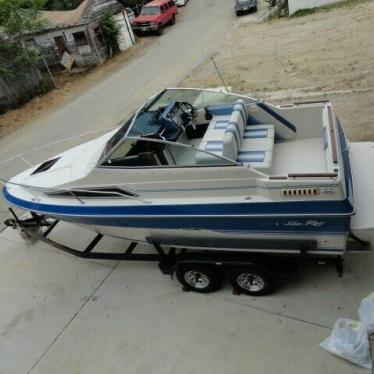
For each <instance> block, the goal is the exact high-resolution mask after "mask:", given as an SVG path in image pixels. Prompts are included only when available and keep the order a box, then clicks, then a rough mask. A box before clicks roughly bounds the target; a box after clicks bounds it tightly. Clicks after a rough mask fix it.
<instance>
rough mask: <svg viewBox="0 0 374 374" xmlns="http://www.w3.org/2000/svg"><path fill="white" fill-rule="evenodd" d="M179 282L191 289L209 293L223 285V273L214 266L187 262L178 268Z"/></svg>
mask: <svg viewBox="0 0 374 374" xmlns="http://www.w3.org/2000/svg"><path fill="white" fill-rule="evenodd" d="M176 276H177V279H178V280H179V282H180V283H181V284H182V285H183V286H184V287H185V289H187V290H190V291H195V292H199V293H209V292H214V291H216V290H218V289H219V288H220V287H221V285H222V275H221V272H220V271H219V270H218V269H215V268H214V267H212V266H204V265H194V264H186V265H181V266H179V267H178V268H177V270H176Z"/></svg>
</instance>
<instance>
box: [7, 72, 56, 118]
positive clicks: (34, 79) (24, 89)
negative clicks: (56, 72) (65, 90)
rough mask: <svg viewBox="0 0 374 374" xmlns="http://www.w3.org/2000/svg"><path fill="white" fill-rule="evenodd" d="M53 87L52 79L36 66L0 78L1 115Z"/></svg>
mask: <svg viewBox="0 0 374 374" xmlns="http://www.w3.org/2000/svg"><path fill="white" fill-rule="evenodd" d="M52 86H53V85H52V81H51V79H50V78H48V76H45V74H43V73H41V71H40V70H39V69H38V68H37V67H35V66H31V67H29V68H27V69H24V70H23V71H19V72H17V74H14V75H12V76H10V77H6V78H3V77H0V114H1V113H4V112H5V111H6V110H8V109H10V108H13V107H17V106H19V105H21V104H24V103H25V102H27V101H29V100H30V99H32V98H33V97H35V96H37V95H38V94H40V93H42V92H45V91H47V90H48V89H50V88H51V87H52Z"/></svg>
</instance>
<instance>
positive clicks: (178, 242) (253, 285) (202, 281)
mask: <svg viewBox="0 0 374 374" xmlns="http://www.w3.org/2000/svg"><path fill="white" fill-rule="evenodd" d="M9 211H10V213H11V214H12V216H13V218H10V219H7V220H6V221H5V222H4V224H5V225H6V226H8V227H12V228H13V229H18V230H20V231H21V232H23V233H24V234H25V235H26V236H28V237H31V238H34V239H36V240H40V241H42V242H44V243H46V244H48V245H50V246H53V247H55V248H56V249H58V250H61V251H63V252H65V253H68V254H70V255H73V256H76V257H80V258H85V259H91V260H92V259H95V260H116V261H154V262H158V263H159V264H158V266H159V268H160V270H161V272H162V273H163V274H169V275H171V276H172V277H173V275H174V273H175V274H176V276H177V278H178V280H179V281H180V282H181V283H182V285H183V290H185V291H196V292H200V293H207V292H212V291H215V290H217V289H218V288H220V286H221V284H222V282H223V278H224V274H225V273H227V272H228V273H229V279H230V282H231V284H232V286H233V292H234V293H235V294H240V293H245V294H249V295H252V296H260V295H266V294H269V293H271V292H273V291H274V290H275V289H276V288H277V285H278V281H279V276H281V275H282V273H285V272H286V273H287V274H288V273H289V272H290V271H292V269H293V268H294V266H295V265H296V266H299V265H306V264H318V265H329V266H334V267H335V268H336V271H337V273H338V276H339V277H341V276H342V275H343V260H342V256H341V255H338V256H311V255H310V254H309V253H308V252H309V251H311V250H313V249H315V248H316V246H317V243H316V241H315V240H270V239H269V240H265V239H264V240H255V239H245V240H243V239H239V240H235V241H233V240H225V239H220V240H217V239H213V240H212V239H199V240H196V239H193V238H192V239H191V238H171V237H165V238H160V237H158V238H153V237H148V238H146V240H147V243H148V244H149V245H150V246H152V247H153V248H154V249H155V253H135V250H136V247H137V245H138V244H139V242H136V241H132V242H131V243H130V244H129V245H128V246H127V248H125V249H124V251H123V252H121V253H117V252H116V253H114V252H97V251H95V248H96V246H97V245H98V244H99V243H100V241H101V240H102V239H103V237H104V235H102V234H96V235H95V237H94V238H93V239H92V240H91V242H90V243H89V244H88V245H87V246H86V247H85V248H84V249H74V248H71V247H68V246H66V245H64V244H61V243H58V242H56V241H55V240H52V239H50V237H49V236H50V234H51V233H52V231H53V230H54V229H55V228H56V226H57V225H58V223H59V222H60V221H59V220H56V219H54V218H50V217H46V216H43V215H40V214H37V213H34V212H30V214H31V217H30V218H19V217H18V216H17V214H16V213H15V211H14V210H13V209H12V208H9ZM350 239H351V240H350V241H348V243H347V250H346V252H356V253H357V252H367V251H370V250H371V249H370V244H369V243H368V242H364V241H362V240H361V239H359V238H357V237H356V236H354V235H353V234H351V235H350ZM207 243H208V244H209V246H208V247H207V246H206V245H207ZM164 247H166V248H168V250H167V251H166V250H165V249H164ZM215 248H217V249H216V250H214V249H215ZM238 248H240V249H241V251H240V252H239V251H235V249H238ZM225 249H226V250H225ZM243 249H247V250H248V251H250V252H245V251H243ZM277 249H278V250H279V249H287V250H289V251H290V252H291V253H276V250H277Z"/></svg>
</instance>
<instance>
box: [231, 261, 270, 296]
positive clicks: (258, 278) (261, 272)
mask: <svg viewBox="0 0 374 374" xmlns="http://www.w3.org/2000/svg"><path fill="white" fill-rule="evenodd" d="M229 279H230V283H231V285H232V287H233V288H234V289H236V290H238V291H240V292H242V293H244V294H246V295H251V296H264V295H269V294H270V293H272V292H273V291H275V289H276V287H277V282H276V277H275V276H274V275H272V274H271V272H269V271H267V270H266V269H263V268H261V267H259V266H255V265H253V266H246V267H242V268H234V269H232V270H230V272H229Z"/></svg>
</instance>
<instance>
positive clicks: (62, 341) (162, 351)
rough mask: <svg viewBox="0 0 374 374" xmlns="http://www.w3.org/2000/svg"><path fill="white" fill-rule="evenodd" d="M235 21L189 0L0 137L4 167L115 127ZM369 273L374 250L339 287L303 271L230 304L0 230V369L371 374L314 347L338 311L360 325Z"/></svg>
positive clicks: (84, 236)
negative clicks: (97, 78)
mask: <svg viewBox="0 0 374 374" xmlns="http://www.w3.org/2000/svg"><path fill="white" fill-rule="evenodd" d="M263 6H265V5H263ZM250 17H252V19H253V17H254V16H250ZM242 22H246V21H244V18H241V19H239V20H238V19H237V18H236V17H235V15H234V13H233V11H232V1H228V0H191V1H190V2H189V3H188V5H187V6H186V7H185V8H184V9H182V10H181V14H180V16H179V17H178V20H177V24H176V26H174V27H172V28H168V29H166V30H165V34H164V35H163V36H162V37H161V38H154V42H153V43H152V45H151V46H150V48H149V49H148V50H147V51H146V52H145V53H144V54H143V55H142V56H140V57H139V58H138V59H136V60H134V61H132V62H131V63H129V64H127V65H125V66H124V67H123V68H122V69H120V70H119V71H118V72H117V73H115V74H114V75H112V76H110V77H108V78H107V79H105V80H104V81H102V82H100V83H99V84H98V85H96V86H95V87H94V88H92V89H90V90H89V91H87V92H85V93H83V94H82V95H81V96H79V97H77V98H75V99H74V100H71V101H69V102H65V103H62V104H61V105H60V106H59V107H58V108H57V109H56V110H55V111H54V112H53V113H51V114H49V115H48V116H44V117H42V118H40V119H39V120H38V121H35V122H32V123H30V124H28V126H25V127H23V128H21V129H19V130H18V131H17V132H16V133H14V134H13V135H11V136H9V137H7V138H5V139H2V140H1V141H0V159H4V158H7V157H10V156H12V155H14V154H18V153H20V152H23V151H25V150H28V149H31V148H33V147H36V146H38V145H41V144H45V143H49V142H51V141H55V140H58V139H61V138H66V137H67V136H73V135H76V134H80V133H82V132H85V131H90V130H95V129H100V128H103V127H111V126H112V125H113V124H114V123H116V122H118V121H119V120H121V119H122V118H123V117H125V116H126V115H128V114H129V113H130V112H131V111H133V110H134V109H135V107H136V106H137V105H139V104H140V103H141V102H142V101H143V100H144V99H145V98H146V97H147V96H149V95H150V94H152V93H154V92H156V91H158V90H160V89H162V88H163V87H165V86H172V85H176V84H177V83H178V82H179V81H180V80H181V79H182V78H183V77H184V76H185V75H186V74H187V73H188V72H189V71H190V70H191V69H192V68H193V67H194V66H195V65H196V64H198V63H199V62H200V61H201V60H202V59H203V58H204V57H205V56H207V55H209V54H210V53H211V52H214V51H215V50H217V49H219V47H220V42H221V41H222V40H223V38H225V36H226V35H227V34H228V33H229V32H230V30H231V29H232V28H233V27H236V25H238V24H239V23H242ZM10 171H12V170H10ZM14 171H15V172H16V170H14ZM90 236H91V234H90V233H89V232H85V231H82V230H79V229H77V228H75V227H73V226H70V225H62V227H60V228H59V229H58V230H57V231H56V232H55V234H54V237H55V238H56V239H57V238H59V239H61V240H64V242H65V243H66V244H68V245H72V246H75V247H79V246H81V247H83V246H84V244H85V243H87V242H88V241H89V239H90ZM124 246H125V244H124V243H123V242H122V241H117V240H114V239H106V240H104V241H103V242H102V243H101V248H103V249H104V248H105V249H106V250H111V249H117V250H119V249H121V248H123V247H124ZM143 250H144V251H148V250H149V248H146V247H144V248H143ZM372 266H373V255H365V256H357V257H351V258H347V260H346V272H345V274H344V276H343V278H342V279H339V278H338V277H337V276H336V274H335V272H334V270H333V269H331V268H319V269H310V270H308V271H306V272H305V273H304V274H300V275H299V276H297V277H293V278H291V279H289V280H288V282H287V283H285V284H284V285H283V288H282V289H281V290H280V291H279V292H278V293H277V294H275V295H273V296H270V297H265V298H251V297H247V296H234V295H232V293H231V290H230V288H229V287H228V286H226V287H225V288H224V289H223V290H221V291H219V292H216V293H214V294H211V295H198V294H193V293H184V292H182V290H181V288H180V286H179V284H178V283H177V282H176V281H173V280H171V279H170V278H169V277H168V276H165V275H162V274H161V273H160V272H159V270H158V268H157V264H153V263H117V262H106V261H96V262H95V261H87V260H81V259H77V258H73V257H71V256H68V255H65V254H61V253H60V252H58V251H57V250H55V249H53V248H49V247H48V246H46V245H44V244H43V243H40V242H37V243H29V242H24V241H23V239H22V238H21V237H20V236H19V235H18V233H17V232H14V231H12V230H11V229H7V230H5V231H3V232H2V233H1V234H0V300H1V304H0V373H2V374H8V373H9V374H10V373H11V374H17V373H22V374H23V373H74V374H75V373H87V374H93V373H98V374H100V373H126V374H131V373H134V374H135V373H136V374H143V373H144V374H148V373H152V374H157V373H160V374H175V373H177V374H184V373H205V374H209V373H214V374H226V373H235V374H236V373H238V374H239V373H240V374H241V373H251V374H257V373H274V372H276V373H279V374H281V373H285V374H286V373H287V374H292V373H300V374H301V373H303V374H305V373H307V374H309V373H316V374H317V373H318V374H320V373H332V374H335V373H341V374H345V373H347V374H348V373H349V374H351V373H361V372H365V371H364V370H363V369H360V368H358V367H356V366H354V365H351V364H349V363H347V362H345V361H343V360H340V359H337V358H335V357H333V356H331V355H330V354H328V353H326V352H325V351H323V350H322V349H320V348H319V343H320V342H321V341H322V340H323V339H324V338H325V337H327V336H328V335H329V333H330V328H331V327H332V325H333V323H334V321H335V320H336V319H337V318H338V317H339V316H345V317H351V318H357V317H356V308H357V306H358V303H359V301H360V299H361V298H362V297H363V296H365V295H366V294H368V293H369V292H371V291H372V285H373V281H374V275H373V272H372V270H371V269H372Z"/></svg>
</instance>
